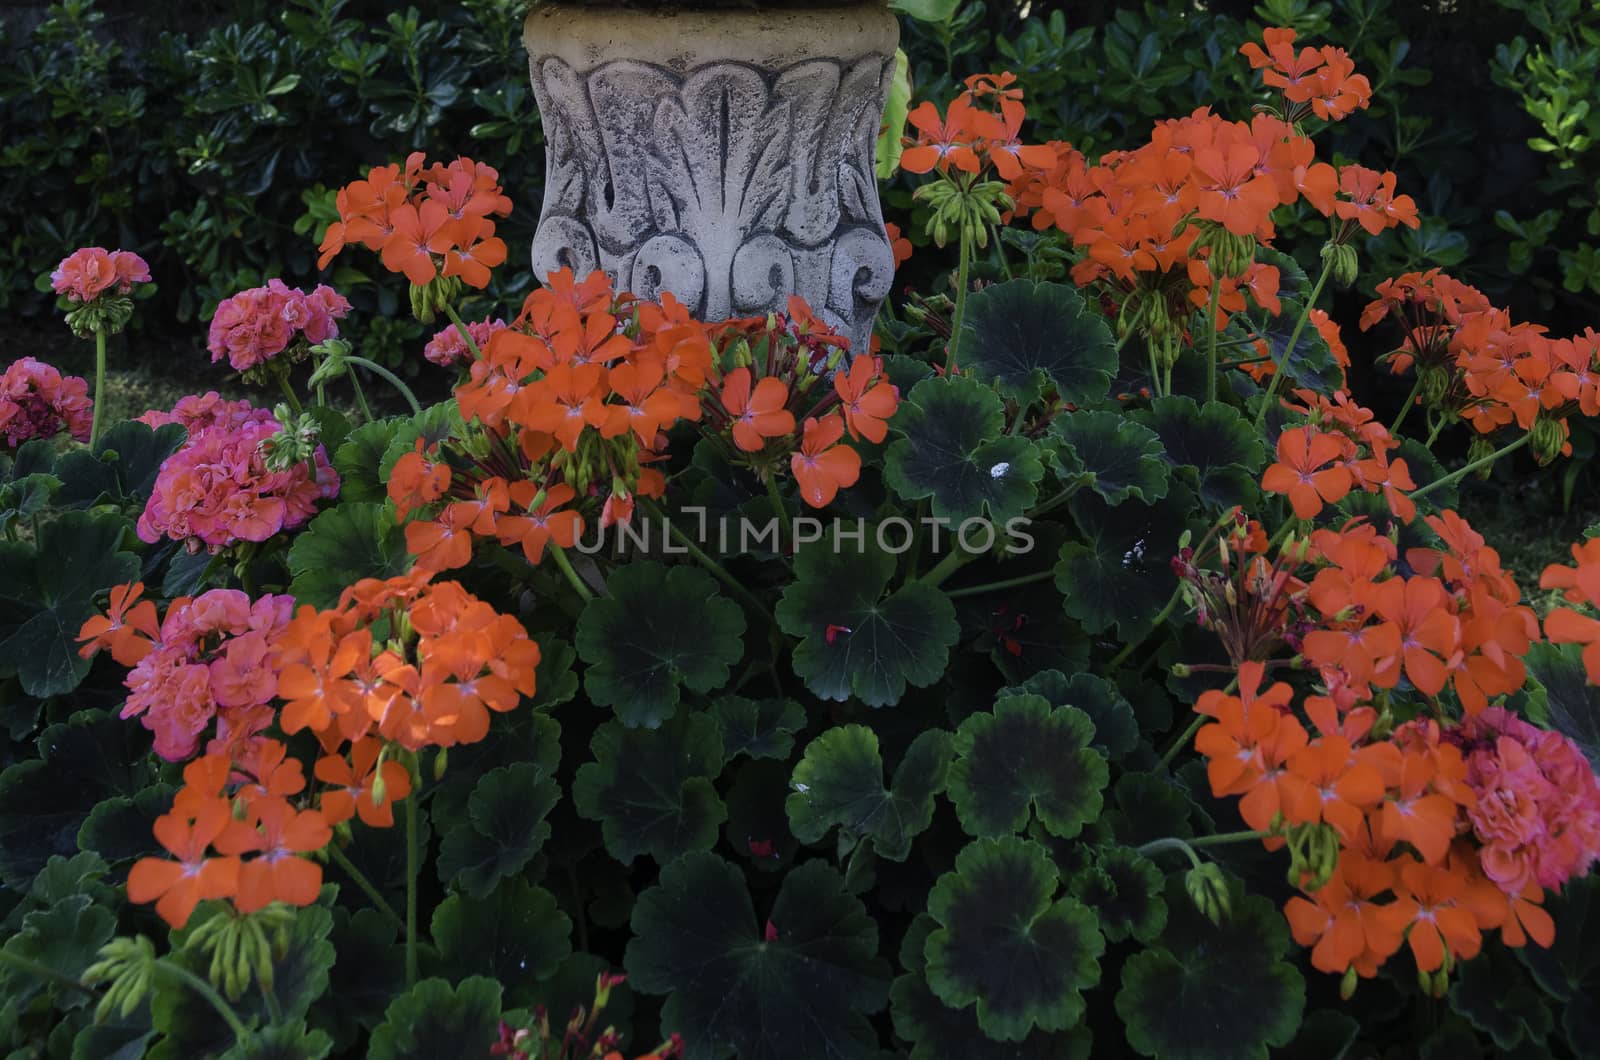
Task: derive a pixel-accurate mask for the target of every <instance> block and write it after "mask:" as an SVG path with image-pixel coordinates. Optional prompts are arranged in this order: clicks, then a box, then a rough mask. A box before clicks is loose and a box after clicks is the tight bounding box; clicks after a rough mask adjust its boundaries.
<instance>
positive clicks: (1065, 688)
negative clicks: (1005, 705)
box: [1000, 670, 1139, 762]
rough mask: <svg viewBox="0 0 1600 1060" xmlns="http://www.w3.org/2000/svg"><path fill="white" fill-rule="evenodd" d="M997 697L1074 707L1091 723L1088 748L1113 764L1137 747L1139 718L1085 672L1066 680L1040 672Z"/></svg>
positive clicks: (1117, 693) (1120, 698)
mask: <svg viewBox="0 0 1600 1060" xmlns="http://www.w3.org/2000/svg"><path fill="white" fill-rule="evenodd" d="M1000 695H1002V696H1007V695H1035V696H1043V697H1044V698H1045V699H1047V700H1049V702H1050V705H1051V706H1053V707H1077V708H1078V709H1079V710H1081V711H1083V712H1084V713H1085V714H1087V715H1089V720H1090V721H1092V722H1094V739H1093V740H1092V741H1091V742H1090V746H1091V747H1095V748H1098V749H1099V751H1100V753H1101V754H1104V755H1105V756H1106V757H1107V758H1108V759H1110V760H1111V761H1113V762H1115V761H1117V760H1118V759H1120V758H1121V757H1122V756H1123V755H1125V754H1127V753H1128V752H1129V751H1132V750H1133V749H1134V748H1135V747H1137V746H1139V719H1138V717H1137V715H1135V714H1134V712H1133V707H1132V706H1131V705H1130V704H1129V703H1128V701H1127V700H1126V699H1124V698H1123V695H1122V693H1121V692H1120V691H1118V690H1117V687H1116V686H1115V685H1113V684H1112V683H1111V682H1110V681H1107V680H1106V679H1105V678H1103V677H1096V676H1095V675H1094V674H1086V673H1076V674H1073V675H1072V676H1071V677H1068V676H1067V675H1066V674H1063V673H1062V672H1061V671H1060V670H1041V671H1039V672H1038V673H1036V674H1034V675H1033V676H1032V677H1030V678H1028V679H1027V680H1026V681H1023V682H1022V683H1021V684H1019V685H1013V686H1012V687H1010V688H1004V689H1001V690H1000Z"/></svg>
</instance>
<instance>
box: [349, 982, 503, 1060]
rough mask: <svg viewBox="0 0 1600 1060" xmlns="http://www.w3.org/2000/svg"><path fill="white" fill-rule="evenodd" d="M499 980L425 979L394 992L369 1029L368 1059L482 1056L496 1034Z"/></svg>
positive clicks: (430, 1059)
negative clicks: (452, 981)
mask: <svg viewBox="0 0 1600 1060" xmlns="http://www.w3.org/2000/svg"><path fill="white" fill-rule="evenodd" d="M499 1021H500V984H499V983H497V982H495V981H494V980H493V979H486V978H484V977H483V976H477V975H475V976H473V977H472V978H470V979H463V980H462V981H461V982H460V983H459V984H457V985H456V986H455V987H453V988H452V987H451V985H450V984H449V983H448V982H447V981H445V980H443V979H424V980H423V981H422V982H420V983H418V984H417V985H416V986H414V987H412V988H411V989H410V990H408V991H406V992H405V993H404V994H402V995H400V996H399V997H397V998H395V999H394V1001H393V1003H391V1004H390V1005H389V1008H388V1010H387V1011H386V1012H385V1013H384V1021H383V1023H382V1024H381V1025H380V1026H379V1027H378V1029H377V1030H375V1031H373V1032H372V1044H371V1047H370V1048H369V1049H368V1050H367V1060H447V1058H448V1060H455V1058H457V1057H468V1056H487V1055H488V1054H489V1046H491V1045H493V1044H494V1043H495V1042H496V1041H497V1040H498V1038H499Z"/></svg>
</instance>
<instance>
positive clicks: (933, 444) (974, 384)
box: [884, 376, 1044, 526]
mask: <svg viewBox="0 0 1600 1060" xmlns="http://www.w3.org/2000/svg"><path fill="white" fill-rule="evenodd" d="M1005 425H1006V410H1005V403H1004V402H1002V401H1001V400H1000V397H999V395H997V394H996V393H995V392H994V391H993V390H990V389H989V388H988V387H986V386H984V385H983V384H982V383H979V382H978V381H977V380H975V379H971V378H968V377H966V376H952V377H946V378H942V379H929V380H927V381H926V382H922V383H918V384H917V385H916V387H915V388H914V389H912V391H911V393H910V394H909V395H907V396H906V397H905V398H904V399H903V400H902V401H901V403H900V411H899V412H897V413H896V414H895V417H894V430H895V431H896V432H897V433H898V434H899V435H900V437H899V438H898V439H896V440H895V442H894V443H893V444H891V445H890V446H889V449H888V452H887V454H886V455H885V456H884V475H885V477H886V478H887V480H888V482H889V485H890V486H891V487H892V488H893V489H894V491H895V493H897V494H899V495H900V497H902V498H903V499H905V500H908V501H917V500H922V499H924V498H932V508H933V515H934V517H935V518H940V519H948V520H949V521H950V522H951V523H952V524H955V525H957V526H959V525H960V524H961V523H963V522H965V521H966V520H968V519H982V518H984V517H986V516H987V518H988V519H989V520H990V521H991V522H994V523H1005V522H1008V521H1009V520H1011V519H1015V518H1017V517H1019V516H1021V515H1022V513H1023V512H1024V511H1026V510H1027V509H1028V508H1029V507H1031V506H1032V505H1033V503H1034V501H1035V500H1036V499H1037V498H1038V485H1039V480H1040V479H1041V478H1043V477H1044V464H1043V462H1042V461H1041V460H1040V457H1039V447H1038V445H1037V443H1035V442H1033V441H1032V440H1031V439H1028V438H1024V437H1022V436H1020V435H1015V434H1011V435H1008V434H1005V433H1004V432H1005Z"/></svg>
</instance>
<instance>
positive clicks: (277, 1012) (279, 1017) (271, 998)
mask: <svg viewBox="0 0 1600 1060" xmlns="http://www.w3.org/2000/svg"><path fill="white" fill-rule="evenodd" d="M257 985H259V986H260V987H261V997H262V999H263V1000H264V1001H266V1003H267V1018H268V1019H269V1020H271V1021H272V1025H273V1026H274V1027H276V1026H278V1025H279V1024H281V1023H282V1022H283V1006H282V1005H280V1004H278V995H277V994H275V993H273V990H272V987H270V986H268V985H267V984H266V983H259V984H257Z"/></svg>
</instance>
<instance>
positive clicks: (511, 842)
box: [439, 762, 561, 899]
mask: <svg viewBox="0 0 1600 1060" xmlns="http://www.w3.org/2000/svg"><path fill="white" fill-rule="evenodd" d="M560 799H561V789H560V787H559V786H557V784H556V782H555V780H554V779H552V778H551V777H550V776H549V775H548V773H547V771H546V770H545V768H544V767H543V766H542V765H541V764H539V763H536V762H518V763H516V764H514V765H509V766H501V767H500V768H498V769H491V770H490V771H489V772H487V773H485V774H484V775H483V776H482V777H480V778H479V779H478V783H477V784H476V785H475V786H474V787H473V789H472V795H471V796H470V797H469V798H468V799H467V813H466V819H465V820H456V821H455V822H454V823H452V824H451V826H450V829H449V831H447V832H445V833H444V841H443V843H442V844H441V845H440V848H439V879H440V880H442V881H443V882H445V883H447V884H448V883H454V884H455V885H456V886H458V887H460V888H461V890H463V891H465V892H466V893H467V894H468V895H470V896H471V897H473V898H475V899H477V898H483V897H485V896H486V895H488V893H489V892H490V891H492V890H494V889H495V885H496V884H497V883H498V882H499V881H500V880H501V879H503V878H505V877H507V876H515V875H516V874H517V873H519V872H521V871H522V869H523V867H524V866H525V865H527V864H528V862H529V861H530V860H531V859H532V858H533V856H534V855H535V854H537V853H538V852H539V848H540V847H542V846H543V845H544V841H545V840H546V839H549V838H550V824H549V822H547V821H546V820H545V817H546V816H547V815H548V814H549V813H550V811H551V810H552V809H554V808H555V805H556V803H557V802H558V801H560Z"/></svg>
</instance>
